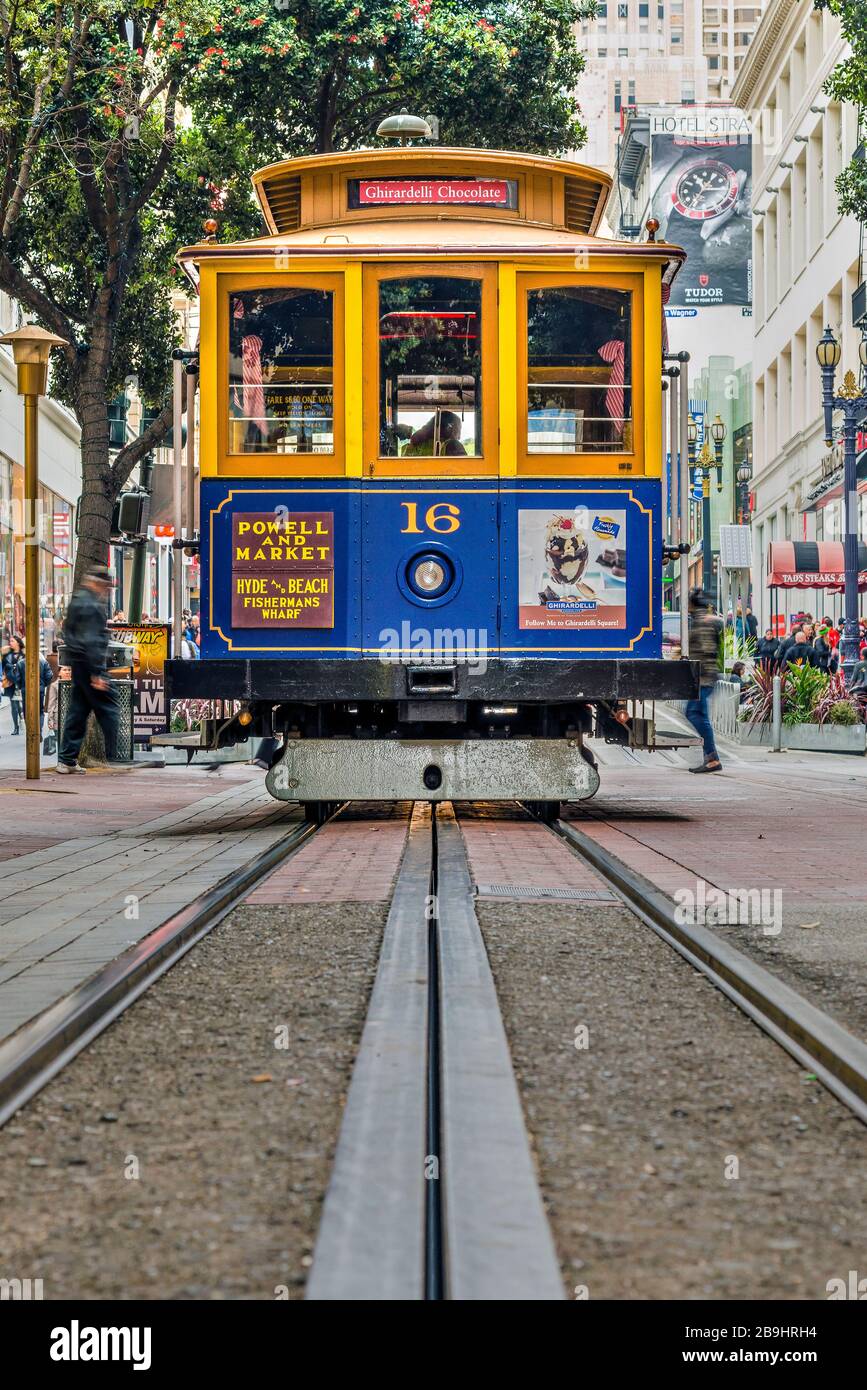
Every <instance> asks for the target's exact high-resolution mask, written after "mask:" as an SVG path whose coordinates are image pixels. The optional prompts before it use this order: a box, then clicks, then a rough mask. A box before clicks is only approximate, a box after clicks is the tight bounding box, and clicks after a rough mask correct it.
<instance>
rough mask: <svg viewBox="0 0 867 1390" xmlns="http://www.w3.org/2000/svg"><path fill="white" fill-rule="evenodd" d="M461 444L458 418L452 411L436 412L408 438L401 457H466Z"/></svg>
mask: <svg viewBox="0 0 867 1390" xmlns="http://www.w3.org/2000/svg"><path fill="white" fill-rule="evenodd" d="M466 452H467V451H466V449H465V448H464V446H463V444H462V443H461V421H460V416H459V415H456V414H455V412H454V411H453V410H437V411H435V412H434V414H433V415H432V416H431V418H430V419H429V420H428V421H426V423H425V424H423V425H422V426H421V428H420V429H417V430H416V431H415V433H414V434H412V435H411V436H410V439H409V443H408V444H407V446H406V448H405V449H404V451H403V454H402V457H403V458H409V457H432V456H433V455H446V456H449V457H455V456H460V455H464V456H465V455H466Z"/></svg>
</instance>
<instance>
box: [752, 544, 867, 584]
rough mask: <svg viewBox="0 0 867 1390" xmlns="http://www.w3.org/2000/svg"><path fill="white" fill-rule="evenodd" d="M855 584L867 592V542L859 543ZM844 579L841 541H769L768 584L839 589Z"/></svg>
mask: <svg viewBox="0 0 867 1390" xmlns="http://www.w3.org/2000/svg"><path fill="white" fill-rule="evenodd" d="M858 563H859V565H860V573H859V575H858V588H859V590H860V591H861V592H862V593H864V592H867V546H865V545H863V544H859V546H858ZM845 582H846V575H845V572H844V569H843V542H842V541H772V542H771V544H770V546H769V547H768V588H770V589H773V588H778V589H840V588H842V587H843V585H844V584H845Z"/></svg>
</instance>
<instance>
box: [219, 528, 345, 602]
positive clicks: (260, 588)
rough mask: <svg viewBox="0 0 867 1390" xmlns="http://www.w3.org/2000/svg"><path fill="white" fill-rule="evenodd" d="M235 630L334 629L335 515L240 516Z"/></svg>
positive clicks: (235, 539) (235, 536) (235, 542)
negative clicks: (238, 628) (237, 628)
mask: <svg viewBox="0 0 867 1390" xmlns="http://www.w3.org/2000/svg"><path fill="white" fill-rule="evenodd" d="M232 626H233V627H246V628H287V627H288V628H292V627H297V628H305V627H333V626H334V513H333V512H286V511H282V510H278V511H275V512H236V513H235V515H234V516H233V518H232Z"/></svg>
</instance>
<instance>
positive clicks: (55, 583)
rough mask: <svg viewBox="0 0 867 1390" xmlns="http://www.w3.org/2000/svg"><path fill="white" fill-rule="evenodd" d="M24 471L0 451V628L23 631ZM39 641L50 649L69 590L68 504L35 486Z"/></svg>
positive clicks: (43, 648) (6, 634)
mask: <svg viewBox="0 0 867 1390" xmlns="http://www.w3.org/2000/svg"><path fill="white" fill-rule="evenodd" d="M23 528H24V469H23V468H22V467H21V465H20V464H17V463H13V462H12V460H11V459H9V458H6V456H5V455H2V454H0V598H2V611H0V629H2V642H3V643H5V642H7V641H8V640H9V637H10V636H11V635H12V634H14V633H19V634H21V633H23V632H24V619H25V607H24V565H25V545H24V529H23ZM39 537H40V545H39V549H38V551H36V555H37V560H38V569H39V645H40V650H41V651H44V652H50V651H51V648H52V645H53V643H54V640H55V638H56V636H57V632H58V629H59V628H60V627H61V625H62V623H63V618H64V616H65V613H66V608H67V605H68V603H69V598H70V596H71V593H72V507H71V506H70V504H69V503H68V502H66V501H64V500H63V498H61V497H58V496H57V494H56V493H54V492H52V491H51V490H50V489H49V488H46V487H40V489H39Z"/></svg>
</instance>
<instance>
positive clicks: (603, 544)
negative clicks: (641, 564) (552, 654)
mask: <svg viewBox="0 0 867 1390" xmlns="http://www.w3.org/2000/svg"><path fill="white" fill-rule="evenodd" d="M518 547H519V557H520V558H519V606H520V612H519V627H521V628H526V629H546V630H554V629H557V628H572V629H574V628H596V629H599V630H602V629H606V628H624V627H625V626H626V513H625V511H608V510H604V511H595V510H593V508H588V507H578V508H576V509H575V510H574V511H572V512H568V511H565V512H559V511H551V510H549V509H548V508H544V509H539V508H534V509H533V510H532V511H519V512H518Z"/></svg>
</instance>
